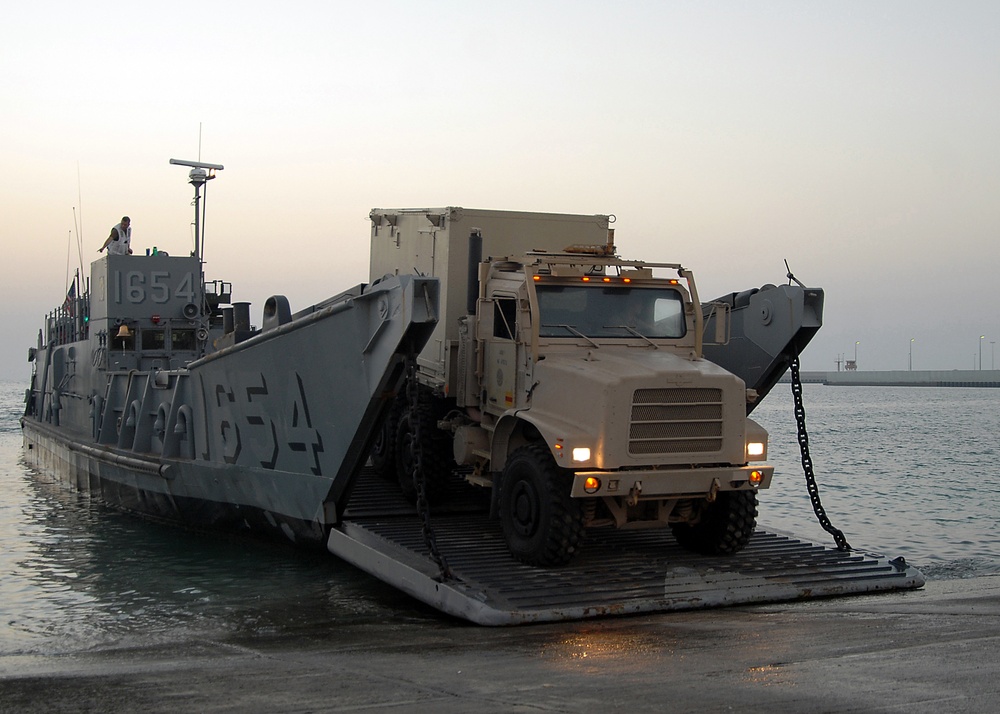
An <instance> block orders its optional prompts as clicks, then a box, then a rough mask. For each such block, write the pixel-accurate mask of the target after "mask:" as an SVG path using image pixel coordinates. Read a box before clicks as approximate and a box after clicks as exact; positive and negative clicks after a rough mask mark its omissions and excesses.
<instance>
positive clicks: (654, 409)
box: [628, 388, 722, 455]
mask: <svg viewBox="0 0 1000 714" xmlns="http://www.w3.org/2000/svg"><path fill="white" fill-rule="evenodd" d="M721 450H722V390H721V389H680V388H679V389H637V390H635V392H634V393H633V395H632V416H631V422H630V423H629V434H628V451H629V453H630V454H636V455H640V454H641V455H646V454H680V453H688V452H698V453H704V452H710V451H721Z"/></svg>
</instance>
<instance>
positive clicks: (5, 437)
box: [0, 384, 1000, 678]
mask: <svg viewBox="0 0 1000 714" xmlns="http://www.w3.org/2000/svg"><path fill="white" fill-rule="evenodd" d="M22 395H23V388H21V387H20V386H19V385H10V384H7V385H3V384H0V489H2V493H3V498H2V499H0V623H2V626H0V655H2V654H14V653H22V654H28V653H34V652H58V651H61V650H63V649H66V650H78V649H80V648H81V647H92V646H99V645H102V644H108V643H115V644H119V645H121V644H128V643H129V642H132V641H139V639H140V638H141V640H142V642H144V643H150V642H151V641H152V642H155V641H171V640H173V639H175V638H178V639H179V638H184V637H187V636H190V635H192V634H198V635H199V636H203V637H212V636H213V635H219V636H222V635H233V634H235V635H245V636H248V637H252V636H254V635H263V634H268V635H294V636H296V637H323V638H326V637H329V638H334V637H338V636H341V633H344V632H345V628H344V626H345V625H358V626H360V627H361V632H364V631H365V625H366V624H367V623H375V622H378V623H390V624H392V625H393V626H394V627H398V626H404V627H410V626H414V627H419V628H422V629H426V628H427V627H438V626H440V627H445V628H448V627H451V626H452V625H453V624H454V621H453V620H450V619H447V618H444V617H440V616H438V615H436V614H435V613H434V612H433V611H431V610H429V609H428V608H425V607H424V606H422V605H420V604H418V603H415V602H414V601H413V600H411V599H410V598H408V597H407V596H405V595H402V594H401V593H399V592H397V591H395V590H394V589H392V588H390V587H388V586H385V585H382V584H381V583H379V582H377V581H376V580H374V579H372V578H370V577H368V576H366V575H364V574H362V573H360V572H359V571H357V570H355V569H353V568H352V567H350V566H348V565H346V564H343V563H341V562H340V561H338V560H336V559H335V558H333V557H332V556H330V555H327V554H325V553H324V552H308V551H303V550H296V549H292V548H290V547H284V546H278V545H274V544H268V543H261V542H258V541H250V540H244V539H237V538H223V537H220V536H218V535H208V534H199V533H191V532H187V531H184V530H181V529H178V528H176V527H173V526H167V525H159V524H156V523H150V522H148V521H144V520H141V519H138V518H136V517H133V516H129V515H125V514H120V513H117V512H114V511H111V510H109V509H107V508H104V507H103V506H101V505H99V504H96V503H92V502H90V501H89V500H88V499H87V497H86V496H84V495H81V494H77V493H72V492H69V491H67V490H65V489H63V488H61V487H60V486H58V485H56V484H55V483H53V481H52V479H51V478H49V477H46V476H44V475H40V474H33V473H31V472H30V471H29V470H28V469H27V468H26V467H25V466H24V464H23V462H22V461H21V459H20V451H21V449H20V447H21V437H20V429H19V426H18V424H17V417H18V416H19V414H20V410H21V408H22V402H21V399H22ZM805 398H806V409H807V424H808V427H809V435H810V445H811V447H812V457H813V461H814V463H815V469H816V474H817V478H818V482H819V486H820V489H821V491H820V493H821V496H822V498H823V504H824V506H825V507H826V510H827V513H828V514H829V516H830V518H831V520H832V521H833V524H834V525H835V526H836V527H838V528H840V529H841V530H843V531H844V533H845V535H846V536H847V539H848V540H849V541H850V542H851V544H852V545H854V546H855V547H856V548H863V549H867V550H872V551H876V552H880V553H884V554H887V555H890V556H893V557H895V556H898V555H903V556H905V557H906V559H907V560H908V561H909V562H911V563H913V564H915V565H916V566H917V567H918V568H920V569H921V570H922V571H923V572H924V573H925V574H926V575H927V576H928V577H931V578H953V577H967V576H969V575H982V574H987V573H998V572H1000V538H998V536H997V534H996V528H995V516H994V515H993V513H994V510H995V505H994V504H995V503H996V500H997V495H998V494H997V489H998V488H1000V486H998V485H997V483H996V482H995V480H994V479H992V478H990V477H991V475H992V474H993V473H994V472H995V471H996V467H995V460H996V456H997V449H998V446H997V437H996V434H997V433H998V432H1000V408H998V407H1000V390H996V389H993V390H989V389H880V388H850V387H822V386H819V385H806V390H805ZM926 415H933V418H928V417H927V416H926ZM754 418H755V419H757V420H758V421H759V422H760V423H761V424H762V425H763V426H764V427H765V428H767V429H768V430H769V432H770V433H771V442H770V453H769V460H770V461H771V462H772V463H773V464H775V466H776V474H775V479H774V482H773V484H772V488H771V489H770V491H768V492H765V493H763V494H762V495H761V508H760V522H761V524H762V525H763V526H764V527H767V528H770V529H772V530H781V531H784V532H788V533H791V534H793V535H796V536H798V537H803V538H808V539H810V540H813V541H815V542H819V543H824V544H827V545H832V538H831V537H830V536H829V535H828V534H826V533H825V532H824V531H823V530H822V529H821V528H820V527H819V525H818V524H817V523H816V520H815V517H814V516H813V514H812V509H811V506H810V503H809V498H808V494H807V493H806V489H805V484H804V482H803V478H802V472H801V465H800V463H799V454H798V444H797V441H796V438H795V431H794V430H795V421H794V418H793V417H792V412H791V397H790V394H789V392H788V387H787V385H778V387H776V389H775V391H774V392H773V393H772V394H771V395H770V396H769V397H768V398H767V400H766V401H765V402H764V403H763V404H762V405H761V406H760V407H759V408H758V409H757V410H756V411H755V412H754ZM354 631H355V636H356V633H357V629H356V628H354ZM633 635H634V638H633V639H626V640H623V639H622V637H621V633H618V634H617V635H615V636H614V637H610V636H604V635H602V632H601V629H600V628H589V629H587V630H584V631H583V633H582V634H581V631H580V630H576V631H574V633H573V635H572V638H570V639H560V640H559V641H558V644H557V645H554V646H553V647H554V648H551V649H550V652H549V653H550V655H555V657H554V659H555V660H557V661H562V662H564V663H565V664H566V665H567V666H569V665H570V664H571V663H576V665H585V666H590V663H592V662H595V661H602V662H605V663H606V662H607V661H608V660H613V659H614V658H615V657H614V656H615V653H616V651H619V650H620V649H621V648H623V647H627V648H628V649H629V651H633V652H634V651H635V650H636V649H641V650H645V651H647V652H648V654H649V656H650V657H664V656H669V655H670V654H671V653H672V652H673V649H674V648H675V646H676V644H677V643H676V642H672V641H671V640H670V638H669V637H666V638H665V633H664V632H662V631H661V632H657V633H655V636H652V635H650V636H649V637H648V638H647V639H643V636H642V635H641V634H635V633H633ZM755 676H759V677H763V678H767V677H770V676H772V674H771V673H767V672H761V673H758V675H755Z"/></svg>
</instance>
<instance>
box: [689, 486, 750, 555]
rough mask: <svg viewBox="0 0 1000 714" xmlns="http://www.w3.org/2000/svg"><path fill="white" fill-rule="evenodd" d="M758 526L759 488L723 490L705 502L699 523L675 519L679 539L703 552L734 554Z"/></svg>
mask: <svg viewBox="0 0 1000 714" xmlns="http://www.w3.org/2000/svg"><path fill="white" fill-rule="evenodd" d="M756 527H757V492H756V491H722V492H720V493H719V494H718V495H717V496H716V497H715V501H714V502H713V503H705V504H704V506H703V507H702V511H701V518H700V520H699V521H698V522H697V523H694V524H691V523H672V524H671V525H670V529H671V530H672V531H673V533H674V538H676V539H677V543H678V544H680V546H681V547H683V548H685V549H686V550H690V551H693V552H695V553H700V554H702V555H733V554H735V553H738V552H740V551H741V550H743V548H744V547H745V546H746V544H747V543H748V542H749V541H750V536H752V535H753V532H754V529H755V528H756Z"/></svg>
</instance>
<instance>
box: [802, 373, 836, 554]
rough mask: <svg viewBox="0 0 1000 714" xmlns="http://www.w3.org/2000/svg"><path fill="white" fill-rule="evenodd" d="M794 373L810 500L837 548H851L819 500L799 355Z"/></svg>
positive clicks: (803, 462)
mask: <svg viewBox="0 0 1000 714" xmlns="http://www.w3.org/2000/svg"><path fill="white" fill-rule="evenodd" d="M790 370H791V375H792V397H793V398H794V400H795V422H796V424H797V426H798V439H799V451H801V452H802V471H803V472H804V473H805V476H806V488H807V489H808V491H809V500H810V501H812V507H813V511H815V512H816V518H817V519H819V524H820V525H821V526H823V530H825V531H826V532H827V533H829V534H830V535H832V536H833V540H834V541H835V542H836V543H837V550H845V551H846V550H851V546H850V544H849V543H848V542H847V539H846V538H845V537H844V534H843V532H841V531H840V530H839V529H837V528H834V527H833V524H831V523H830V519H829V518H828V517H827V515H826V510H825V509H824V508H823V504H822V503H820V500H819V487H818V486H817V485H816V474H815V473H814V472H813V464H812V457H811V456H810V455H809V435H808V434H807V433H806V408H805V407H804V406H803V405H802V378H801V376H800V375H799V357H798V355H795V356H794V357H792V361H791V364H790Z"/></svg>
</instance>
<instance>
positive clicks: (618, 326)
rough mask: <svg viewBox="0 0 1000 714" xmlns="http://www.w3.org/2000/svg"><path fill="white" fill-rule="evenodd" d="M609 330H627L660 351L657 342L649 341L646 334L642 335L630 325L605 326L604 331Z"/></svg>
mask: <svg viewBox="0 0 1000 714" xmlns="http://www.w3.org/2000/svg"><path fill="white" fill-rule="evenodd" d="M608 328H611V329H615V328H618V329H621V330H627V331H628V332H630V333H631V334H633V335H635V336H636V337H641V338H642V339H644V340H646V342H648V343H649V344H651V345H652V346H653V349H657V350H658V349H660V346H659V345H658V344H656V343H655V342H653V341H652V340H651V339H649V338H648V337H646V336H645V335H644V334H642V333H641V332H639V331H638V330H636V329H634V328H632V327H629V326H628V325H605V326H604V329H608Z"/></svg>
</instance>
